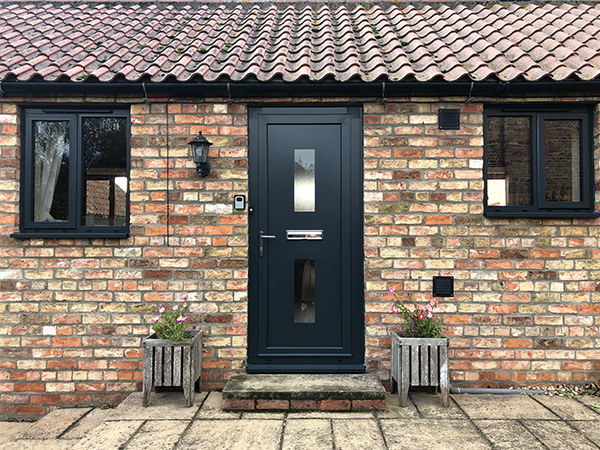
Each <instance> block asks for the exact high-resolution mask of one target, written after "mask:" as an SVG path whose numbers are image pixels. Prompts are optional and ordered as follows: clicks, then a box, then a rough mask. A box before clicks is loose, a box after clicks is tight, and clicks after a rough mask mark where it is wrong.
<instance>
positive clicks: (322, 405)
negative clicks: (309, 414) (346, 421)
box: [317, 400, 350, 411]
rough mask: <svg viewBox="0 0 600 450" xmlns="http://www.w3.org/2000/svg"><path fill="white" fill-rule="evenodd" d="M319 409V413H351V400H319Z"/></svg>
mask: <svg viewBox="0 0 600 450" xmlns="http://www.w3.org/2000/svg"><path fill="white" fill-rule="evenodd" d="M317 409H318V410H319V411H349V410H350V400H319V401H317Z"/></svg>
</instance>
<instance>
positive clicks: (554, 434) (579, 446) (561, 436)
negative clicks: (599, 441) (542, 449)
mask: <svg viewBox="0 0 600 450" xmlns="http://www.w3.org/2000/svg"><path fill="white" fill-rule="evenodd" d="M523 425H525V426H526V427H527V429H528V430H529V431H531V432H532V433H533V434H534V435H535V436H536V437H537V438H538V439H539V440H540V441H542V443H543V444H544V445H545V446H546V447H547V448H548V450H598V447H597V446H595V445H594V444H592V443H591V442H590V441H589V440H588V439H586V437H585V435H583V434H581V433H579V432H578V431H576V430H574V429H573V428H571V427H570V426H569V425H568V424H567V423H565V422H562V421H557V420H524V421H523Z"/></svg>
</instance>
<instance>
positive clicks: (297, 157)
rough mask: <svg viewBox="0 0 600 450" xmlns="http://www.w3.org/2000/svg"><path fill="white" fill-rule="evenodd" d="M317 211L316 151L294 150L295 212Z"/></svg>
mask: <svg viewBox="0 0 600 450" xmlns="http://www.w3.org/2000/svg"><path fill="white" fill-rule="evenodd" d="M314 211H315V150H314V149H295V150H294V212H314Z"/></svg>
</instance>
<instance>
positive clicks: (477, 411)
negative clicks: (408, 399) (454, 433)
mask: <svg viewBox="0 0 600 450" xmlns="http://www.w3.org/2000/svg"><path fill="white" fill-rule="evenodd" d="M451 397H452V399H453V400H454V401H455V402H456V403H458V406H460V407H461V409H462V410H463V411H464V412H465V413H466V414H467V415H468V416H469V417H470V418H471V419H474V420H483V419H501V420H502V419H508V420H510V419H541V420H556V419H558V416H556V415H555V414H553V413H552V412H551V411H550V410H548V409H547V408H545V407H544V406H542V405H540V404H539V403H538V402H536V401H535V400H533V399H532V398H531V397H529V396H528V395H523V394H514V395H513V394H510V395H492V394H481V395H471V394H455V395H452V396H451Z"/></svg>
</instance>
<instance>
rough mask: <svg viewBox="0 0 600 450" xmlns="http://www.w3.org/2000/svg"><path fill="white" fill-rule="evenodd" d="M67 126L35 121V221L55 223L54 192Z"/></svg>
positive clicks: (65, 142)
mask: <svg viewBox="0 0 600 450" xmlns="http://www.w3.org/2000/svg"><path fill="white" fill-rule="evenodd" d="M68 127H69V123H68V122H46V121H37V122H36V127H35V140H34V142H35V150H34V151H35V221H36V222H54V221H56V219H55V218H54V217H52V215H51V214H50V209H51V208H52V203H53V202H54V191H55V190H56V183H57V182H58V175H59V173H60V167H61V163H62V159H63V155H64V153H65V149H66V147H67V146H68V134H67V133H68V129H69V128H68ZM61 219H62V218H59V219H58V220H61Z"/></svg>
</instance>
